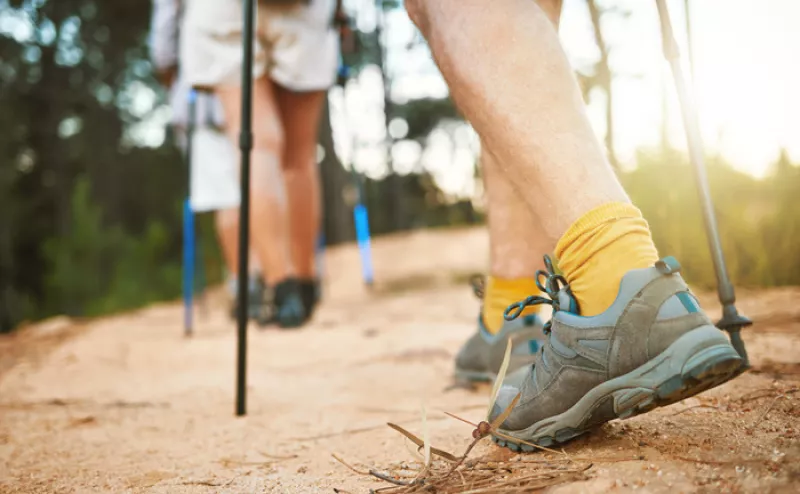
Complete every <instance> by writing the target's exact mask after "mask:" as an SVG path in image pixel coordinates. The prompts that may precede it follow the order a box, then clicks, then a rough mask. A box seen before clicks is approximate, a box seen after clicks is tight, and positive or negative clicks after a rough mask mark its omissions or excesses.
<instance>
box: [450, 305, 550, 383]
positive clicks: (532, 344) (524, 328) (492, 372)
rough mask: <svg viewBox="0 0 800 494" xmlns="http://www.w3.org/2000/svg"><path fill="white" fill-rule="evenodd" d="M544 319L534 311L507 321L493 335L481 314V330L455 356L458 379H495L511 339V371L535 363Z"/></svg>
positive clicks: (481, 380)
mask: <svg viewBox="0 0 800 494" xmlns="http://www.w3.org/2000/svg"><path fill="white" fill-rule="evenodd" d="M542 326H543V324H542V320H541V318H540V317H539V316H537V315H535V314H532V315H529V316H524V317H520V318H518V319H516V320H514V321H506V322H505V323H504V324H503V328H502V329H501V330H500V332H499V333H497V334H494V335H493V334H491V333H489V332H488V331H487V330H486V326H485V325H484V323H483V315H481V316H479V317H478V331H477V333H475V334H473V335H472V337H470V339H468V340H467V342H466V343H464V346H462V347H461V350H459V352H458V355H456V370H455V374H456V379H458V380H461V381H469V382H492V381H494V379H495V378H496V377H497V373H498V372H499V371H500V365H502V363H503V357H504V356H505V353H506V346H507V345H508V340H509V339H510V340H511V345H512V346H511V359H510V361H509V364H508V372H514V371H515V370H517V369H520V368H522V367H525V366H529V365H531V364H532V363H533V359H534V358H535V357H536V352H537V351H538V350H539V346H540V345H541V344H542V337H543V334H542Z"/></svg>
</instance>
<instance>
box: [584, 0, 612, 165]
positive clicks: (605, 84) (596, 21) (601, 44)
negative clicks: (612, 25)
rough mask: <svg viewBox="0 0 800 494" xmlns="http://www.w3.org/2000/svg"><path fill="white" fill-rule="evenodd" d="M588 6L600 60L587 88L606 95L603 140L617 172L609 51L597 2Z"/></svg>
mask: <svg viewBox="0 0 800 494" xmlns="http://www.w3.org/2000/svg"><path fill="white" fill-rule="evenodd" d="M587 4H588V6H589V17H590V18H591V20H592V27H593V31H594V40H595V43H596V44H597V49H598V50H599V51H600V59H599V60H598V61H597V63H596V64H595V66H594V74H593V75H592V76H591V78H590V80H591V82H589V84H588V85H589V86H598V87H600V89H602V91H603V92H604V93H605V95H606V135H605V138H604V141H605V145H606V153H608V161H609V162H610V163H611V166H613V167H614V169H615V170H619V161H618V160H617V153H616V151H615V149H614V91H613V84H612V82H613V76H612V73H611V66H610V65H609V64H608V54H609V49H608V46H607V45H606V41H605V37H604V36H603V30H602V28H601V26H600V18H601V16H602V14H603V11H602V10H601V9H600V7H598V5H597V0H587Z"/></svg>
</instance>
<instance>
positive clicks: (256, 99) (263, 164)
mask: <svg viewBox="0 0 800 494" xmlns="http://www.w3.org/2000/svg"><path fill="white" fill-rule="evenodd" d="M215 92H216V93H217V95H218V96H219V99H220V101H221V102H222V106H223V108H224V109H225V119H226V121H227V122H230V125H229V126H228V133H229V135H230V138H231V140H232V141H233V142H238V138H239V137H238V136H239V122H240V104H241V88H240V87H239V86H238V85H237V86H220V87H217V88H216V89H215ZM253 136H254V140H253V154H252V167H251V172H250V173H251V176H250V208H251V212H250V231H251V232H252V233H251V235H252V245H253V249H254V251H255V254H256V257H257V258H258V260H259V264H260V265H261V266H262V267H263V268H264V269H263V270H264V277H265V281H266V282H267V284H268V285H271V286H274V285H276V284H278V283H280V282H281V281H284V280H286V279H287V278H289V277H292V276H294V267H293V263H292V259H291V256H290V252H289V227H288V224H287V203H286V190H285V185H284V179H283V173H282V170H281V165H280V162H281V153H282V150H283V129H282V128H281V124H280V119H279V118H278V112H277V107H276V103H275V90H274V85H273V83H272V82H271V81H270V80H269V79H267V78H265V77H264V78H261V79H258V80H256V81H254V84H253Z"/></svg>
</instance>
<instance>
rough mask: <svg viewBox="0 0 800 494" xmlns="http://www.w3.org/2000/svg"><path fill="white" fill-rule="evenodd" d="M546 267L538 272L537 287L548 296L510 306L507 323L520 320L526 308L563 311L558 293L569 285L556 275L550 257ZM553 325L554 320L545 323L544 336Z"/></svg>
mask: <svg viewBox="0 0 800 494" xmlns="http://www.w3.org/2000/svg"><path fill="white" fill-rule="evenodd" d="M544 266H545V270H542V269H539V270H537V271H536V287H537V288H538V289H539V290H541V291H542V292H544V293H545V295H546V296H542V295H531V296H530V297H527V298H525V299H524V300H520V301H519V302H514V303H513V304H511V305H509V306H508V308H506V310H505V311H504V312H503V318H504V319H505V320H506V321H513V320H514V319H516V318H518V317H519V316H520V315H521V314H522V311H524V310H525V309H526V308H528V307H532V306H535V305H550V306H551V307H553V313H556V312H558V311H559V310H561V306H560V304H559V300H558V292H559V291H561V290H563V289H565V288H569V283H567V280H566V278H564V277H563V276H561V275H560V274H556V270H555V268H553V261H552V260H551V259H550V256H548V255H546V256H544ZM542 280H544V281H542ZM473 289H474V288H473ZM551 325H552V319H551V320H550V321H547V322H546V323H545V325H544V328H543V331H544V334H546V335H549V334H550V326H551Z"/></svg>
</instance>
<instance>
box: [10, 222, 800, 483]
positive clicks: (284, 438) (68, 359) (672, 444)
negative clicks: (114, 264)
mask: <svg viewBox="0 0 800 494" xmlns="http://www.w3.org/2000/svg"><path fill="white" fill-rule="evenodd" d="M486 256H487V246H486V237H485V233H484V232H483V231H482V230H452V231H439V232H421V233H414V234H410V235H404V236H399V237H391V238H387V239H382V240H380V241H378V242H377V245H376V251H375V259H376V271H377V273H378V277H379V280H380V283H379V285H378V287H377V288H376V290H375V291H374V292H373V293H367V292H366V290H364V289H363V287H362V286H361V283H360V280H359V271H358V258H357V253H356V251H355V250H354V249H353V248H351V247H346V248H343V249H338V250H335V251H332V252H331V253H330V254H329V256H328V259H327V270H328V275H329V278H328V283H327V286H326V288H327V298H326V300H325V303H324V305H323V306H322V308H321V309H320V311H319V313H318V314H317V316H316V317H315V320H314V322H313V324H311V325H310V326H309V327H308V328H306V329H303V330H302V331H297V332H283V331H278V330H274V329H269V330H264V331H261V330H257V329H256V328H251V330H250V332H249V338H250V347H249V348H250V349H249V382H248V389H249V395H248V397H249V402H248V415H247V417H245V418H235V417H234V413H233V411H234V394H233V389H234V363H235V361H234V356H235V332H234V326H233V323H232V322H231V321H229V320H228V319H227V318H226V315H225V314H226V311H227V308H226V305H225V301H224V298H223V297H222V296H221V295H220V294H211V295H210V296H209V297H208V300H207V304H206V310H205V311H200V312H201V313H199V314H198V322H197V328H196V334H195V336H194V337H193V338H191V339H187V338H184V337H183V335H182V328H181V324H182V322H181V321H182V314H181V307H180V305H179V304H175V303H172V304H164V305H158V306H153V307H149V308H147V309H144V310H141V311H137V312H134V313H129V314H124V315H119V316H115V317H111V318H106V319H102V320H96V321H88V322H81V323H77V322H75V321H69V320H66V319H56V320H53V321H49V322H46V323H42V324H38V325H34V326H30V327H28V328H25V329H24V330H22V331H20V332H18V333H17V334H15V335H14V336H10V337H4V338H0V492H3V493H15V492H115V493H116V492H147V493H165V492H179V493H184V492H185V493H209V492H222V493H226V492H229V493H252V492H334V489H335V488H336V489H340V490H341V492H353V493H355V492H368V491H369V489H377V488H380V487H385V486H387V485H388V484H386V483H385V482H382V481H380V480H378V479H375V478H372V477H369V476H364V475H359V474H356V473H354V472H352V471H350V470H348V469H347V468H346V467H345V466H343V465H342V464H340V463H339V462H337V461H336V460H334V459H333V458H332V456H331V455H332V453H335V454H337V455H339V456H340V457H341V458H343V459H345V460H346V461H348V462H349V463H351V464H353V465H356V466H358V467H359V468H377V469H382V470H391V471H394V472H400V473H402V469H403V468H407V469H409V470H413V469H415V468H417V465H418V460H417V456H416V452H415V449H416V448H415V447H414V446H413V445H411V443H410V442H409V441H407V440H405V439H404V438H403V437H402V436H401V435H399V434H398V433H397V432H395V431H393V430H391V429H389V428H388V427H386V425H385V423H386V422H387V421H392V422H396V423H399V424H402V425H403V426H405V427H406V428H408V429H409V430H411V431H414V432H415V433H420V431H421V425H420V415H421V411H420V410H421V407H422V404H423V403H424V404H425V406H426V409H427V416H428V426H429V428H430V437H431V442H432V443H433V444H434V445H435V446H437V447H439V448H442V449H445V450H447V451H450V452H451V453H454V454H457V455H460V454H461V453H463V451H464V450H465V448H466V446H467V445H468V444H469V443H470V442H471V436H470V434H471V431H472V428H471V427H470V426H468V425H466V424H464V423H462V422H459V421H457V420H454V419H452V418H449V417H447V416H446V415H444V414H443V413H442V412H443V411H448V412H451V413H455V414H457V415H459V416H462V417H464V418H466V419H469V420H472V421H479V420H481V419H482V418H483V415H484V414H485V407H486V404H487V401H488V394H489V393H488V389H486V388H481V389H478V390H467V389H463V388H452V387H451V384H452V359H453V355H454V354H455V352H456V351H457V349H458V347H459V345H460V344H461V343H462V342H463V341H464V339H465V338H467V337H468V335H469V334H470V333H471V332H472V331H473V330H474V318H475V316H476V310H477V302H476V300H475V299H474V298H473V296H472V294H471V292H470V290H469V288H468V287H467V286H466V285H465V284H464V283H463V280H464V279H465V278H466V277H467V275H468V274H470V273H472V272H477V271H480V269H481V268H482V266H483V263H484V261H485V259H486ZM705 299H706V300H707V303H706V306H707V307H716V304H714V301H713V297H712V296H707V297H705ZM740 299H741V304H740V305H741V309H742V310H743V312H745V313H746V314H748V315H749V316H751V317H753V318H754V319H755V320H756V322H757V324H756V326H755V327H754V328H753V329H751V330H749V331H748V332H747V333H746V335H745V338H746V341H747V343H748V347H749V349H750V352H751V354H752V357H753V362H754V364H755V370H754V371H753V372H751V373H748V374H746V375H744V376H742V377H740V378H739V379H737V380H735V381H733V382H731V383H728V384H726V385H725V386H722V387H720V388H717V389H715V390H712V391H710V392H707V393H704V394H702V395H700V396H699V397H697V398H693V399H690V400H687V401H686V402H683V403H679V404H675V405H672V406H670V407H666V408H663V409H660V410H658V411H655V412H652V413H650V414H648V415H645V416H640V417H637V418H634V419H631V420H628V421H624V422H620V421H615V422H612V423H609V424H606V425H605V426H603V427H602V428H600V429H599V430H598V431H596V432H595V433H593V434H590V435H589V436H588V437H584V438H581V439H578V440H576V441H574V442H572V443H571V444H569V445H568V446H567V447H566V448H565V450H564V451H565V453H566V454H567V455H570V457H573V458H577V457H580V458H581V459H585V460H586V461H587V462H589V463H591V467H590V468H588V469H587V470H586V471H585V472H583V473H582V474H580V475H578V476H572V477H569V478H568V479H567V478H565V479H566V480H568V481H566V482H563V483H561V484H560V485H557V486H554V487H550V490H551V491H552V492H557V493H579V492H607V491H613V492H633V491H636V492H675V493H677V492H798V491H800V462H798V460H800V443H799V442H798V435H799V434H800V431H798V429H799V428H800V423H798V420H797V419H798V416H800V401H798V400H800V393H796V391H797V390H798V386H799V385H800V307H798V304H797V302H798V300H800V289H797V288H789V289H780V290H770V291H765V290H762V291H752V292H748V291H744V290H743V291H741V294H740ZM203 312H204V313H203ZM555 456H558V455H553V454H549V453H537V454H530V455H523V456H522V457H520V456H517V455H512V454H510V453H509V452H507V451H505V450H502V449H500V448H497V447H495V446H493V445H491V444H490V443H489V442H488V441H484V442H482V443H480V444H479V445H478V446H477V447H476V448H475V450H473V452H472V453H471V455H470V458H474V459H482V460H484V461H489V460H492V461H495V462H501V463H496V464H493V465H494V467H493V468H497V470H495V473H494V474H493V475H496V476H497V479H498V482H502V481H503V480H504V479H506V480H507V479H508V478H509V477H513V475H521V474H522V473H524V472H525V470H524V468H523V469H522V470H519V469H511V468H504V467H503V465H504V464H508V463H513V462H521V463H525V462H527V461H529V460H531V459H536V458H539V459H548V458H549V459H553V458H554V457H555ZM503 462H505V463H503ZM589 463H586V462H584V464H586V465H588V464H589ZM498 465H499V466H498ZM532 465H534V466H535V464H532ZM531 468H534V467H531ZM512 470H513V471H514V472H516V473H513V474H512V473H509V471H512ZM520 472H522V473H520Z"/></svg>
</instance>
